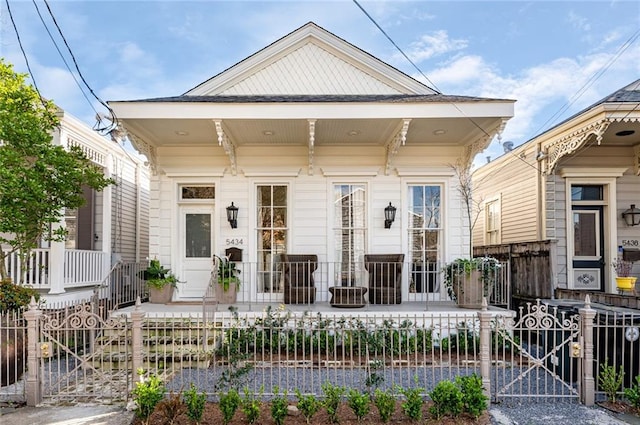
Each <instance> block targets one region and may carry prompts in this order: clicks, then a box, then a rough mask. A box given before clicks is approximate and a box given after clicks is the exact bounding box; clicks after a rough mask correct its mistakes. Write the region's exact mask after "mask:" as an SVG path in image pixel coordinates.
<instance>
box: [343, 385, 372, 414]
mask: <svg viewBox="0 0 640 425" xmlns="http://www.w3.org/2000/svg"><path fill="white" fill-rule="evenodd" d="M347 405H348V406H349V407H350V408H351V410H353V413H355V415H356V418H358V422H362V418H364V417H365V416H366V415H367V413H369V411H370V410H371V398H370V397H369V394H368V393H362V392H360V391H358V390H355V389H353V388H352V389H350V390H349V392H348V393H347Z"/></svg>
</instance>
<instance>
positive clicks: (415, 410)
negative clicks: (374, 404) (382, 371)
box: [398, 387, 424, 421]
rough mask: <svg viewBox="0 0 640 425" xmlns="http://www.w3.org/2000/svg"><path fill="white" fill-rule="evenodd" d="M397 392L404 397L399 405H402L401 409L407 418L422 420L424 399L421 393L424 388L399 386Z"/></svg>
mask: <svg viewBox="0 0 640 425" xmlns="http://www.w3.org/2000/svg"><path fill="white" fill-rule="evenodd" d="M398 392H400V394H402V395H403V396H404V397H405V400H404V401H403V402H402V404H401V405H400V406H401V407H402V411H403V412H404V414H405V415H407V416H408V417H409V419H411V420H414V421H420V420H422V405H423V404H424V399H423V398H422V393H423V392H424V388H420V387H415V388H399V387H398Z"/></svg>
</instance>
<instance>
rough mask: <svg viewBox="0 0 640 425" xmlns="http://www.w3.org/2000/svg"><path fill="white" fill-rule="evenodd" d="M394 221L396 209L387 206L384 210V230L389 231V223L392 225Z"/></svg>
mask: <svg viewBox="0 0 640 425" xmlns="http://www.w3.org/2000/svg"><path fill="white" fill-rule="evenodd" d="M395 219H396V207H394V206H393V205H391V202H389V205H388V206H386V207H385V208H384V228H385V229H391V223H393V222H394V221H395Z"/></svg>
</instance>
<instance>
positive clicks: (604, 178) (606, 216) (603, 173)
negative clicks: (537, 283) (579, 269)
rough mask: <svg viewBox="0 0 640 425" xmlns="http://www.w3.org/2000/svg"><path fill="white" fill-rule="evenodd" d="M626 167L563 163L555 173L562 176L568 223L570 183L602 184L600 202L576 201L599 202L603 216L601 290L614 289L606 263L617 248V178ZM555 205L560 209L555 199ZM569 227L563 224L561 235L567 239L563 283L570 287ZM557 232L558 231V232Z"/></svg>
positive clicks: (580, 202)
mask: <svg viewBox="0 0 640 425" xmlns="http://www.w3.org/2000/svg"><path fill="white" fill-rule="evenodd" d="M626 170H627V167H624V168H622V167H610V168H593V167H587V168H583V167H565V168H562V169H560V170H559V171H558V174H559V176H560V177H561V178H563V179H564V186H565V187H564V201H565V202H564V205H565V207H564V212H565V214H564V219H565V223H571V222H572V221H573V220H572V214H573V209H572V208H571V206H572V204H573V203H572V202H571V186H572V185H601V186H603V200H602V201H600V202H597V201H577V202H576V205H602V218H603V226H602V231H603V234H604V240H603V242H604V252H603V257H604V261H605V264H604V282H605V285H604V290H605V292H607V293H615V292H616V290H615V280H614V276H613V272H612V270H610V269H611V267H609V265H610V264H611V261H612V260H613V257H614V256H615V255H616V253H617V252H618V246H617V240H618V232H617V216H616V205H617V197H616V194H617V187H616V182H617V178H618V177H621V176H622V175H623V174H624V172H625V171H626ZM555 208H556V209H557V210H558V211H561V209H560V208H559V205H558V201H556V204H555ZM568 233H569V231H568V229H566V225H565V234H564V239H565V241H566V244H567V247H566V251H565V252H564V255H565V261H566V273H567V274H566V279H567V280H566V287H567V288H568V289H573V287H572V279H570V277H572V276H573V265H572V261H571V257H572V253H573V239H572V238H570V237H569V236H570V235H569V234H568ZM559 236H560V235H559Z"/></svg>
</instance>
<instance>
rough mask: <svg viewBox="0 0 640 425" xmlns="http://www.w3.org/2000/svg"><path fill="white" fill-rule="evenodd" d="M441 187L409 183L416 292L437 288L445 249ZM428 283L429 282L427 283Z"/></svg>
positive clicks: (412, 259)
mask: <svg viewBox="0 0 640 425" xmlns="http://www.w3.org/2000/svg"><path fill="white" fill-rule="evenodd" d="M441 207H442V187H441V186H439V185H409V193H408V215H409V217H408V232H409V255H410V259H411V263H412V267H413V270H412V271H413V282H412V283H413V285H412V287H411V288H410V289H411V290H412V291H415V292H419V293H421V292H433V291H435V287H436V283H435V282H436V281H437V270H438V261H439V260H440V259H441V250H442V217H441ZM427 283H429V285H427Z"/></svg>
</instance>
